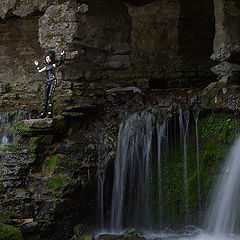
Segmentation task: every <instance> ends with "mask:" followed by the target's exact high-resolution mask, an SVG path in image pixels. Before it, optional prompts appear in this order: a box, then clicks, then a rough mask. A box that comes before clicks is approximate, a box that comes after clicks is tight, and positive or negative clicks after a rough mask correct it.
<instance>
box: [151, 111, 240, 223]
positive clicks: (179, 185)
mask: <svg viewBox="0 0 240 240" xmlns="http://www.w3.org/2000/svg"><path fill="white" fill-rule="evenodd" d="M189 128H190V129H189V133H190V136H189V138H188V142H187V167H188V168H187V177H188V178H187V180H188V197H189V216H191V220H190V221H191V222H192V223H195V224H197V223H198V221H199V219H198V217H199V214H198V212H199V209H198V208H199V202H200V204H201V208H202V209H201V211H204V210H205V209H206V207H207V202H208V201H207V200H208V198H209V195H210V193H211V191H212V188H213V185H214V184H215V181H216V179H217V178H216V176H217V175H218V174H219V171H220V170H221V166H222V165H223V162H224V158H225V156H226V154H227V153H228V151H229V150H230V148H231V146H232V143H233V141H234V139H235V138H236V135H237V133H238V132H239V130H240V120H239V119H236V118H234V117H233V116H231V115H227V114H219V113H212V114H209V115H207V116H203V117H202V118H200V120H199V122H198V133H199V143H200V144H199V146H200V149H199V151H200V152H199V159H200V181H201V199H198V170H197V156H196V136H195V124H191V125H190V126H189ZM176 134H177V139H176V140H174V141H173V142H172V143H171V148H169V152H168V153H165V154H164V153H162V159H161V167H162V189H161V191H162V195H161V196H162V200H161V201H162V209H163V211H162V218H163V219H164V223H165V224H166V225H167V226H171V225H170V224H171V223H174V226H181V225H182V223H184V215H185V210H184V208H185V196H184V151H183V142H181V141H179V138H178V135H179V133H178V132H177V133H176ZM153 180H154V183H153V185H154V186H153V188H154V192H157V191H158V187H159V186H158V178H157V174H156V173H154V174H153ZM153 198H154V201H155V202H156V204H157V203H158V200H159V199H158V198H159V196H157V194H155V195H154V196H153ZM158 207H159V206H158V205H156V208H158ZM156 219H157V216H156Z"/></svg>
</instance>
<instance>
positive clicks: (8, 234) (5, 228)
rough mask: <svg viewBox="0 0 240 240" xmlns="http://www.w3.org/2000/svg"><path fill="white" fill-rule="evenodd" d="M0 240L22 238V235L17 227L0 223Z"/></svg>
mask: <svg viewBox="0 0 240 240" xmlns="http://www.w3.org/2000/svg"><path fill="white" fill-rule="evenodd" d="M0 240H23V236H22V233H21V231H20V230H18V229H17V228H15V227H12V226H9V225H5V224H0Z"/></svg>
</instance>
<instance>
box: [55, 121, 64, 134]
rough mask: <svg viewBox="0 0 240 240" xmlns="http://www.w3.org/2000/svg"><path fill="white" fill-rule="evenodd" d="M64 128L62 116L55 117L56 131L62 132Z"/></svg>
mask: <svg viewBox="0 0 240 240" xmlns="http://www.w3.org/2000/svg"><path fill="white" fill-rule="evenodd" d="M65 128H66V120H65V119H64V118H57V119H56V120H55V122H54V129H55V130H56V131H57V132H62V131H64V130H65Z"/></svg>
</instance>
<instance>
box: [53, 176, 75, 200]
mask: <svg viewBox="0 0 240 240" xmlns="http://www.w3.org/2000/svg"><path fill="white" fill-rule="evenodd" d="M71 183H73V180H72V179H71V178H70V177H68V176H61V175H58V176H56V177H54V178H52V179H51V180H50V181H49V186H50V188H51V191H52V194H53V197H54V198H57V196H59V195H60V194H61V193H62V191H63V190H64V188H65V187H66V186H67V185H69V184H71Z"/></svg>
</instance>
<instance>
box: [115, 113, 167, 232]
mask: <svg viewBox="0 0 240 240" xmlns="http://www.w3.org/2000/svg"><path fill="white" fill-rule="evenodd" d="M157 121H160V122H161V124H160V125H156V122H157ZM156 126H157V127H156ZM165 129H166V120H164V117H162V116H157V115H156V114H153V113H152V112H149V111H145V112H143V113H141V114H138V113H136V114H134V115H132V116H131V117H130V118H129V119H128V120H127V121H126V122H124V123H122V124H121V125H120V130H119V136H118V139H119V141H118V149H117V156H116V160H115V171H114V183H113V193H112V209H111V231H114V232H121V231H122V230H123V228H124V225H125V226H128V227H130V226H134V227H139V228H140V229H142V230H146V231H149V230H151V228H152V226H153V225H154V222H156V218H159V212H156V210H155V209H156V208H154V206H153V205H154V196H153V192H154V191H153V188H154V182H153V180H154V179H155V178H157V179H158V189H159V194H158V196H159V199H158V203H157V204H158V206H159V211H160V209H161V145H162V141H163V138H164V137H165V134H166V133H165V132H166V131H165ZM156 131H157V135H156ZM153 138H157V142H158V144H157V146H155V147H156V148H157V166H158V173H157V176H154V173H153V161H154V160H153V159H154V156H153V155H154V152H153V147H154V142H153ZM160 215H161V213H160Z"/></svg>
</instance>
